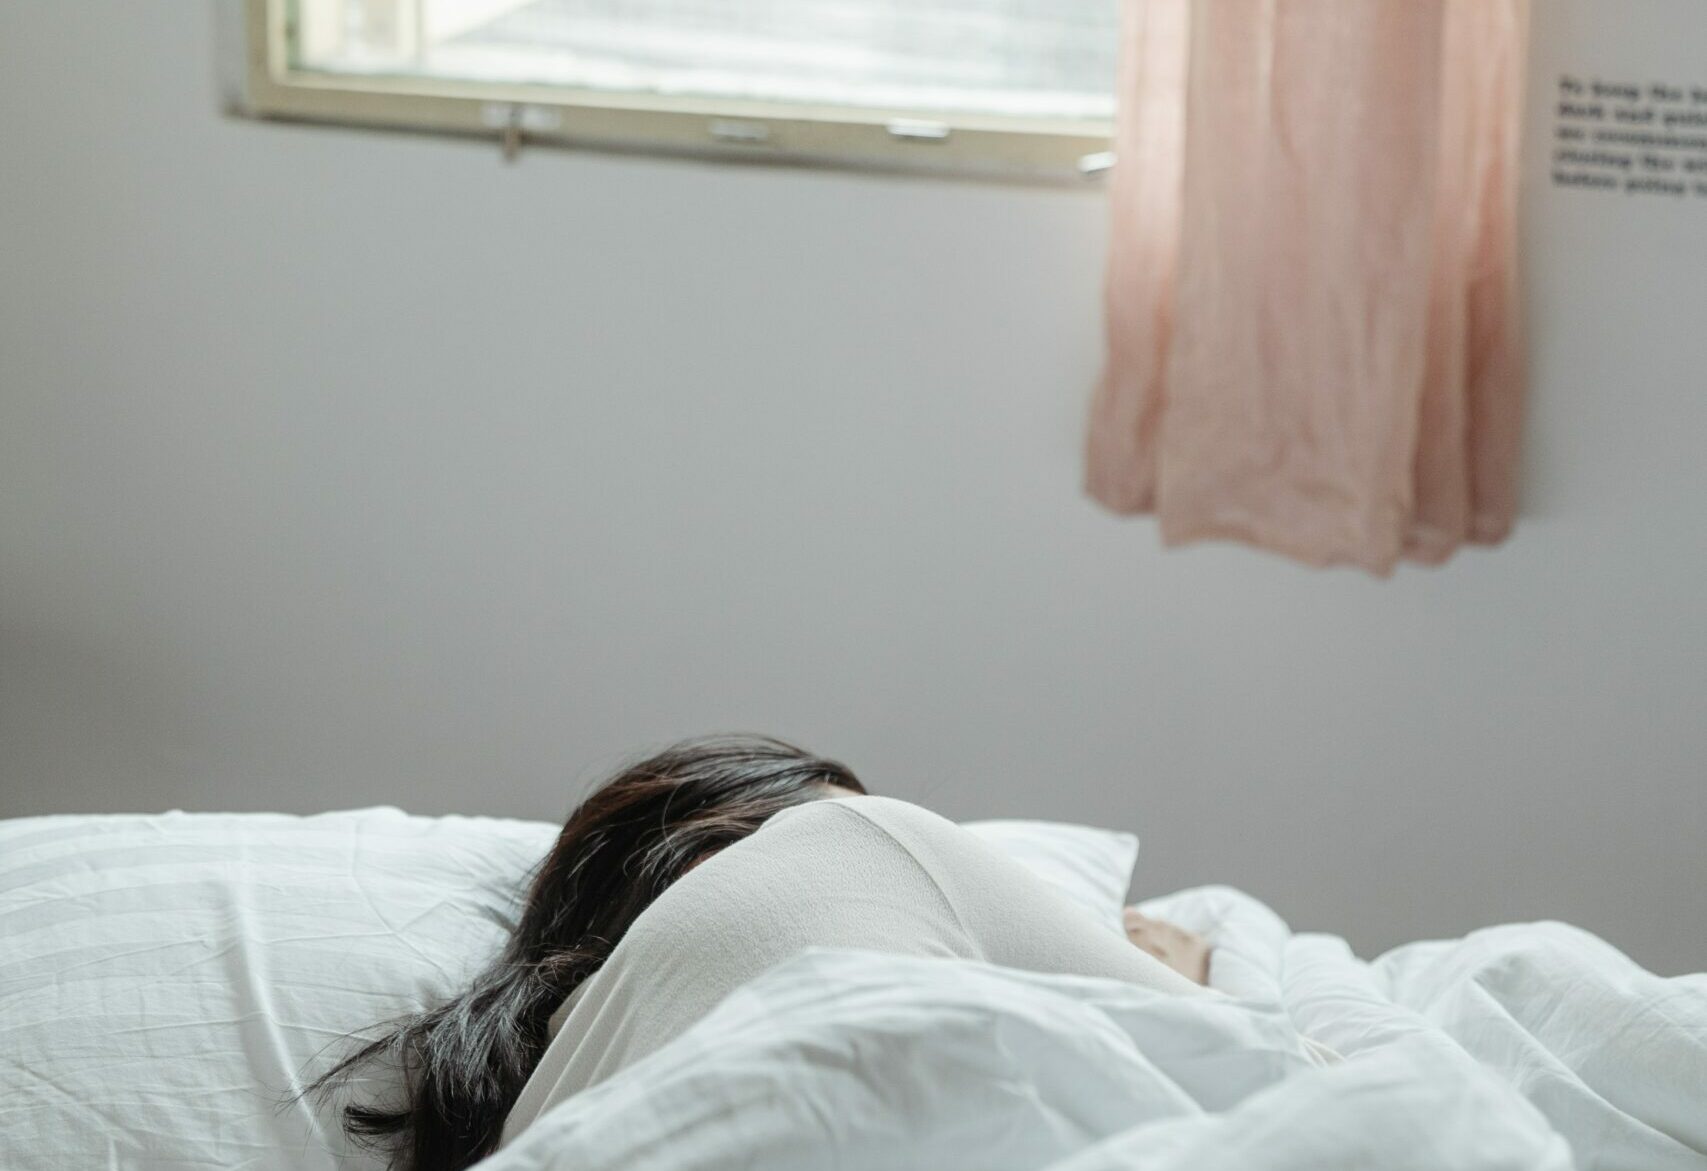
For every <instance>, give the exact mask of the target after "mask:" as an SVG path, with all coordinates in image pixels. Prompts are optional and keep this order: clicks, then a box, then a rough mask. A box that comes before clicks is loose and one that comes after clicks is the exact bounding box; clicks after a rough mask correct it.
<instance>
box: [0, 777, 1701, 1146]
mask: <svg viewBox="0 0 1707 1171" xmlns="http://www.w3.org/2000/svg"><path fill="white" fill-rule="evenodd" d="M971 828H973V829H974V832H978V833H980V834H982V835H984V836H985V837H987V838H988V839H989V840H991V841H992V842H994V843H995V844H997V845H999V846H1000V847H1001V848H1003V849H1005V850H1007V851H1009V852H1010V853H1011V854H1013V856H1015V857H1016V858H1017V859H1019V860H1020V861H1022V862H1023V863H1025V864H1026V865H1027V866H1029V867H1031V868H1032V870H1033V871H1034V872H1035V873H1036V874H1037V875H1038V877H1039V878H1040V880H1042V881H1046V882H1050V883H1052V884H1054V885H1055V886H1057V888H1058V889H1060V890H1061V891H1062V892H1063V893H1065V894H1067V895H1068V896H1069V897H1071V898H1073V899H1074V900H1076V901H1078V902H1079V903H1081V904H1082V905H1084V906H1085V907H1086V908H1087V909H1088V910H1091V911H1093V913H1095V914H1097V915H1098V916H1099V918H1101V919H1102V920H1103V921H1104V922H1105V923H1107V925H1108V927H1109V929H1110V930H1119V907H1120V904H1121V902H1122V900H1123V896H1124V894H1125V891H1126V888H1127V882H1128V878H1129V876H1130V874H1131V872H1132V867H1133V862H1134V859H1135V855H1136V850H1137V842H1136V839H1135V838H1133V837H1132V836H1131V835H1130V834H1125V833H1120V832H1117V831H1111V830H1101V829H1096V828H1093V827H1079V826H1063V825H1057V824H1053V823H1038V822H985V823H973V824H972V825H971ZM555 831H556V827H555V826H552V825H548V824H544V823H537V822H526V821H512V820H504V819H494V818H475V817H440V818H427V817H418V816H411V815H409V814H406V813H404V812H403V811H401V810H398V809H395V808H390V807H379V808H372V809H360V810H348V811H340V812H335V813H326V814H320V815H316V816H311V817H294V816H286V815H280V814H188V813H181V812H174V813H167V814H162V815H154V816H141V815H137V816H103V817H82V816H63V817H37V818H23V819H16V820H13V821H0V1167H4V1168H6V1169H8V1171H36V1169H43V1171H45V1169H47V1168H54V1169H55V1171H58V1169H62V1168H85V1167H109V1168H150V1169H153V1168H186V1167H224V1168H230V1167H241V1168H269V1169H270V1168H280V1169H283V1168H292V1169H303V1171H327V1169H333V1168H336V1169H339V1171H369V1169H372V1168H378V1167H380V1166H382V1161H381V1160H380V1159H379V1158H377V1157H376V1156H375V1155H374V1154H373V1153H371V1152H368V1151H364V1150H361V1149H359V1148H356V1147H353V1146H352V1145H351V1144H350V1143H349V1142H348V1141H347V1140H346V1139H345V1138H344V1136H343V1135H342V1134H341V1132H340V1131H339V1130H338V1127H337V1124H336V1119H335V1117H334V1116H333V1115H332V1113H331V1111H330V1110H329V1109H328V1108H327V1107H325V1106H321V1105H318V1104H316V1103H314V1102H313V1101H311V1100H298V1099H296V1098H295V1097H294V1094H295V1091H296V1090H298V1089H300V1087H301V1086H302V1085H303V1084H304V1081H305V1076H311V1075H312V1074H313V1073H314V1072H317V1071H318V1070H320V1069H323V1068H324V1066H325V1062H326V1060H327V1059H328V1058H329V1057H330V1056H331V1055H333V1054H334V1053H337V1052H339V1051H340V1049H341V1046H342V1045H343V1044H344V1042H345V1038H347V1037H349V1036H351V1035H352V1034H358V1033H364V1032H366V1031H367V1030H369V1029H370V1028H371V1027H372V1026H373V1024H374V1023H375V1022H377V1021H379V1020H382V1019H384V1018H386V1017H389V1016H392V1015H395V1014H397V1013H400V1012H404V1011H408V1010H411V1009H415V1008H419V1007H421V1006H424V1005H426V1004H429V1003H432V1002H433V1001H434V1000H436V999H437V998H439V997H441V996H443V995H445V994H446V993H448V992H449V991H451V990H453V989H455V988H457V987H458V986H460V985H461V984H462V983H463V982H464V981H465V980H466V979H467V978H468V977H469V976H470V975H471V974H472V973H473V971H474V970H475V969H476V968H478V967H479V966H480V965H481V964H482V963H483V962H484V960H485V959H486V958H487V957H488V956H489V955H490V954H491V952H492V951H493V950H494V949H495V948H496V947H497V945H498V944H499V942H500V941H501V940H502V938H503V937H504V934H505V932H506V931H507V930H508V928H509V925H510V924H511V922H512V921H513V918H512V917H513V915H514V914H515V912H516V909H517V907H516V899H517V897H518V893H519V891H520V890H521V888H522V885H523V882H524V880H525V876H526V874H527V872H528V870H529V868H530V867H531V866H532V865H533V864H534V863H535V862H536V861H537V860H538V859H539V857H540V856H541V855H542V854H543V853H544V851H545V849H546V848H547V846H548V845H549V843H550V841H551V840H552V837H553V835H554V834H555ZM1144 906H1145V909H1146V910H1147V911H1149V912H1150V913H1152V914H1155V915H1158V916H1160V917H1163V918H1171V919H1174V920H1175V921H1177V922H1180V923H1182V924H1183V925H1184V926H1187V927H1191V928H1193V929H1196V930H1200V931H1203V932H1206V933H1207V934H1209V936H1210V937H1211V939H1212V940H1213V942H1214V943H1215V944H1216V950H1215V953H1214V961H1213V965H1212V971H1211V978H1212V983H1213V984H1214V985H1215V986H1216V987H1218V988H1219V989H1221V990H1222V991H1223V992H1224V993H1226V995H1225V996H1222V997H1217V998H1213V999H1209V1000H1203V1001H1195V1000H1194V1001H1191V1002H1186V1001H1182V1000H1179V999H1175V998H1170V997H1164V996H1158V995H1155V994H1150V993H1145V992H1142V991H1140V990H1137V989H1132V988H1128V987H1125V986H1123V985H1118V984H1112V983H1109V982H1105V981H1097V980H1086V979H1075V978H1069V977H1046V976H1038V975H1031V974H1026V973H1021V972H1016V971H1010V970H1006V969H1001V968H996V967H992V966H990V965H983V964H977V963H973V962H970V961H959V960H946V959H918V958H904V957H896V956H886V955H880V954H876V953H869V952H856V951H832V950H815V951H809V952H807V953H805V954H802V955H801V956H799V957H797V958H796V959H795V960H793V961H790V962H789V963H785V964H783V965H781V966H779V967H777V968H774V969H772V970H771V971H770V972H768V973H766V974H765V975H764V976H763V977H761V978H760V979H758V980H755V981H753V982H752V983H751V984H749V985H747V986H745V987H744V988H742V989H741V990H740V991H739V992H738V993H736V994H735V995H734V996H732V997H730V998H729V999H728V1000H726V1001H725V1002H724V1003H723V1004H722V1005H721V1006H719V1008H718V1009H717V1010H716V1011H715V1012H713V1013H712V1014H711V1016H709V1017H707V1018H706V1019H705V1020H704V1021H702V1022H701V1023H700V1024H699V1025H698V1026H696V1027H695V1028H693V1029H692V1030H690V1031H689V1032H688V1033H687V1034H685V1035H683V1036H682V1037H681V1038H680V1039H679V1040H678V1041H676V1042H674V1043H673V1044H671V1045H670V1046H667V1047H666V1048H665V1049H664V1050H662V1051H660V1052H659V1053H657V1054H654V1055H653V1056H652V1057H651V1058H648V1059H646V1060H643V1061H641V1062H640V1063H638V1064H636V1065H635V1066H633V1067H631V1068H629V1069H627V1070H625V1071H623V1072H622V1073H621V1074H619V1075H618V1076H617V1077H614V1078H612V1079H611V1080H609V1081H608V1082H605V1083H602V1084H600V1085H598V1086H595V1087H594V1088H593V1089H591V1090H589V1091H587V1092H585V1093H582V1094H580V1095H578V1096H576V1097H575V1098H572V1099H570V1100H569V1101H567V1102H565V1103H563V1104H562V1105H560V1106H559V1107H557V1108H556V1109H554V1110H552V1111H550V1112H548V1113H547V1114H546V1115H545V1116H543V1117H541V1118H540V1119H539V1120H538V1121H537V1122H536V1123H535V1124H534V1125H533V1126H531V1127H530V1128H529V1129H528V1130H527V1131H525V1132H524V1133H523V1134H522V1135H521V1136H520V1137H519V1138H518V1139H517V1141H516V1142H514V1143H512V1144H511V1145H510V1146H508V1147H506V1148H505V1149H504V1150H503V1151H501V1152H499V1153H498V1154H497V1155H495V1156H493V1157H492V1158H490V1159H488V1160H487V1161H486V1162H485V1164H483V1167H484V1168H485V1169H486V1171H559V1169H561V1171H571V1169H573V1171H590V1169H601V1168H608V1169H610V1171H618V1169H620V1171H641V1169H646V1168H658V1169H663V1168H669V1169H672V1171H674V1169H679V1168H705V1169H711V1168H724V1167H729V1166H742V1167H751V1168H760V1169H769V1168H776V1169H778V1171H781V1169H785V1168H786V1169H790V1171H795V1169H802V1168H819V1167H823V1168H831V1167H834V1168H838V1169H856V1168H871V1169H873V1171H877V1169H882V1171H891V1169H897V1168H908V1167H917V1168H921V1169H923V1168H930V1169H932V1171H936V1169H943V1171H953V1169H955V1168H966V1169H967V1171H973V1169H977V1171H1002V1169H1012V1171H1022V1169H1023V1171H1115V1169H1117V1168H1118V1169H1133V1168H1143V1169H1158V1171H1160V1169H1166V1171H1172V1169H1176V1168H1177V1169H1181V1171H1183V1169H1185V1168H1191V1169H1193V1171H1201V1169H1204V1168H1209V1169H1213V1168H1219V1167H1226V1168H1235V1167H1236V1168H1243V1169H1256V1171H1280V1169H1285V1168H1294V1167H1296V1168H1305V1167H1309V1168H1322V1167H1347V1168H1351V1167H1358V1168H1364V1167H1374V1166H1379V1167H1382V1168H1409V1167H1416V1168H1430V1169H1436V1171H1438V1169H1452V1168H1464V1169H1467V1171H1482V1169H1494V1168H1508V1167H1509V1168H1514V1169H1515V1168H1525V1169H1551V1168H1567V1167H1573V1166H1574V1167H1580V1168H1597V1169H1602V1168H1603V1169H1607V1171H1617V1169H1621V1168H1630V1169H1632V1171H1637V1169H1640V1171H1672V1169H1678V1171H1683V1169H1692V1171H1707V977H1700V976H1696V977H1686V978H1680V979H1662V978H1660V977H1658V976H1655V975H1652V974H1650V973H1648V972H1645V971H1643V970H1642V969H1641V968H1640V967H1638V966H1637V965H1636V964H1635V963H1633V962H1632V961H1630V960H1629V959H1628V958H1627V957H1625V956H1623V955H1621V954H1620V953H1618V952H1617V951H1616V950H1615V949H1613V948H1612V947H1610V946H1609V945H1607V944H1606V943H1604V942H1602V941H1601V940H1599V939H1597V938H1595V937H1594V936H1592V935H1589V934H1588V933H1586V932H1582V931H1579V930H1576V929H1574V928H1571V927H1569V926H1567V925H1564V924H1561V923H1535V924H1514V925H1507V926H1502V927H1495V928H1490V929H1488V930H1485V931H1480V932H1476V933H1474V934H1472V935H1470V936H1468V937H1466V938H1464V939H1459V940H1442V941H1432V942H1426V943H1417V944H1413V945H1409V946H1407V947H1401V948H1398V949H1395V950H1393V951H1390V952H1388V953H1386V954H1385V955H1383V956H1380V957H1379V958H1377V959H1375V960H1373V961H1364V960H1360V959H1358V958H1357V957H1355V956H1354V955H1353V954H1352V953H1351V951H1350V949H1349V948H1348V947H1347V946H1346V945H1345V943H1344V942H1343V941H1342V940H1339V939H1337V938H1334V937H1331V936H1325V935H1307V934H1297V933H1294V932H1292V931H1291V930H1290V929H1289V928H1288V927H1287V925H1286V923H1285V922H1284V921H1283V920H1282V919H1281V918H1280V917H1279V916H1278V915H1276V914H1275V913H1274V912H1273V911H1272V910H1270V909H1269V908H1267V907H1265V906H1264V905H1263V904H1262V903H1261V902H1259V901H1258V900H1256V899H1254V898H1252V897H1250V896H1248V895H1246V894H1243V893H1241V892H1239V891H1236V890H1232V889H1230V888H1224V887H1212V888H1199V889H1196V890H1191V891H1184V892H1179V893H1177V894H1174V895H1170V896H1167V897H1166V898H1163V899H1157V900H1152V901H1150V902H1149V903H1146V904H1144ZM1323 1046H1326V1047H1329V1048H1331V1049H1332V1050H1334V1051H1335V1052H1337V1053H1338V1054H1339V1055H1340V1056H1341V1057H1342V1060H1339V1061H1334V1062H1331V1063H1329V1064H1326V1065H1324V1064H1322V1063H1321V1061H1320V1059H1319V1057H1318V1056H1316V1055H1317V1054H1318V1053H1319V1051H1320V1049H1321V1048H1322V1047H1323ZM384 1077H385V1075H384V1074H382V1073H376V1074H375V1075H374V1078H373V1080H371V1081H370V1082H368V1083H367V1084H366V1085H365V1086H364V1090H365V1091H367V1092H372V1093H375V1094H382V1093H384V1092H385V1091H386V1089H387V1087H386V1085H385V1084H384Z"/></svg>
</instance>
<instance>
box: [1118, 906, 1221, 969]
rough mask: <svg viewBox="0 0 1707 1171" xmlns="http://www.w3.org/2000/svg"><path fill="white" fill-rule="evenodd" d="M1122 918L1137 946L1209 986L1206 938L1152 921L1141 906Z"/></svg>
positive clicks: (1132, 908) (1169, 924)
mask: <svg viewBox="0 0 1707 1171" xmlns="http://www.w3.org/2000/svg"><path fill="white" fill-rule="evenodd" d="M1121 918H1122V921H1123V922H1124V923H1125V925H1126V938H1128V939H1130V940H1131V941H1132V943H1133V946H1135V947H1138V948H1141V949H1142V950H1144V951H1147V952H1149V953H1150V954H1151V955H1153V956H1155V957H1156V958H1157V959H1159V960H1161V961H1162V962H1163V963H1164V964H1166V965H1168V967H1170V968H1172V969H1173V970H1174V971H1176V972H1178V973H1179V974H1180V975H1182V976H1184V977H1185V978H1186V979H1187V980H1192V981H1195V982H1196V983H1199V984H1208V983H1209V952H1210V946H1209V941H1208V940H1206V939H1204V938H1203V936H1201V935H1194V934H1192V933H1191V932H1190V931H1187V930H1186V929H1185V928H1184V927H1176V926H1174V925H1173V924H1172V923H1164V922H1163V921H1162V920H1160V919H1152V918H1150V917H1149V916H1147V915H1144V914H1142V913H1141V912H1140V911H1139V910H1138V908H1137V907H1127V908H1126V910H1125V912H1124V913H1123V914H1122V916H1121Z"/></svg>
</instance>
